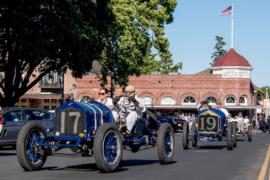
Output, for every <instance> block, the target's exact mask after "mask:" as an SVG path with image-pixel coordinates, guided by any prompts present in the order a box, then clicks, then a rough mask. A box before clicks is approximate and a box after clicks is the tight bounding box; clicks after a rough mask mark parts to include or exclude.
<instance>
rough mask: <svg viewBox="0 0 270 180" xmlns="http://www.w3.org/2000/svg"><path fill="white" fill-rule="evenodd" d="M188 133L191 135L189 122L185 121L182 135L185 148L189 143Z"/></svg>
mask: <svg viewBox="0 0 270 180" xmlns="http://www.w3.org/2000/svg"><path fill="white" fill-rule="evenodd" d="M188 135H189V127H188V123H187V122H184V126H183V136H182V142H183V148H184V149H188V144H189V139H188Z"/></svg>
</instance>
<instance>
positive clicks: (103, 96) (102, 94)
mask: <svg viewBox="0 0 270 180" xmlns="http://www.w3.org/2000/svg"><path fill="white" fill-rule="evenodd" d="M108 93H109V90H108V89H107V88H101V89H100V90H99V93H98V96H99V99H98V100H97V101H98V102H101V103H103V104H105V105H106V106H108V107H109V108H110V109H111V110H112V109H113V107H114V106H113V101H112V98H110V97H109V95H108Z"/></svg>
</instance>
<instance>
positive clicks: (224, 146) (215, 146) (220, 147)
mask: <svg viewBox="0 0 270 180" xmlns="http://www.w3.org/2000/svg"><path fill="white" fill-rule="evenodd" d="M225 148H226V149H227V146H226V145H204V146H198V147H197V148H194V150H196V149H198V150H202V149H204V150H211V149H213V150H223V149H225Z"/></svg>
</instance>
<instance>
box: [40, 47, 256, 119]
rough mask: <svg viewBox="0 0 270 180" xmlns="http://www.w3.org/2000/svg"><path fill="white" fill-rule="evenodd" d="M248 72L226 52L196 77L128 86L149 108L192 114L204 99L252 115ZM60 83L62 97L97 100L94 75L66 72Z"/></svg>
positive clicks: (154, 78) (145, 79)
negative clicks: (79, 77)
mask: <svg viewBox="0 0 270 180" xmlns="http://www.w3.org/2000/svg"><path fill="white" fill-rule="evenodd" d="M251 71H252V66H251V65H250V63H249V62H248V60H246V59H245V58H244V57H243V56H241V55H240V54H238V53H237V52H236V51H235V50H234V49H230V50H229V51H228V53H226V54H225V55H224V56H222V57H220V58H219V59H217V60H216V61H215V63H213V65H212V66H211V67H210V68H209V69H207V70H205V71H202V72H199V73H197V74H191V75H188V74H169V75H142V76H140V77H131V78H130V84H132V85H134V86H135V87H136V88H137V94H138V95H139V96H141V97H142V98H143V99H144V101H145V104H146V105H147V107H148V108H150V109H155V110H159V111H167V112H168V111H169V112H176V111H183V112H195V111H196V105H197V104H198V103H199V102H200V101H202V100H208V101H209V102H210V104H212V105H214V104H215V103H216V102H217V101H221V102H223V105H224V106H225V107H227V108H228V109H229V110H230V111H231V112H232V113H233V112H238V111H243V112H244V113H245V114H249V115H250V116H252V115H253V114H254V110H255V103H254V102H255V96H256V91H255V89H254V86H253V84H252V81H251V77H250V75H251ZM63 82H64V83H63V87H64V95H62V97H64V98H66V97H68V96H70V97H72V98H74V99H75V100H78V101H80V100H82V99H87V98H95V99H96V98H98V90H99V89H100V82H99V78H98V77H97V76H96V75H94V74H89V75H86V76H84V77H83V78H82V79H74V78H72V76H71V73H70V72H69V71H68V72H67V73H66V74H65V77H64V81H63ZM108 84H110V83H108ZM108 88H110V87H109V86H108ZM35 92H36V90H35ZM40 92H42V90H41V91H40ZM120 94H121V88H117V90H116V92H115V95H120Z"/></svg>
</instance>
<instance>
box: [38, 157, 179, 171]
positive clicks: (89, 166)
mask: <svg viewBox="0 0 270 180" xmlns="http://www.w3.org/2000/svg"><path fill="white" fill-rule="evenodd" d="M157 163H158V164H159V161H158V160H137V159H136V160H134V159H132V160H122V161H121V163H120V165H119V168H118V169H117V170H116V171H115V172H113V173H117V172H122V171H126V170H128V168H126V167H129V166H144V165H149V164H157ZM174 163H176V161H172V162H171V163H169V164H174ZM42 170H56V171H57V170H64V171H99V169H98V168H97V166H96V164H95V163H89V164H80V165H74V166H67V167H62V168H57V167H45V168H42Z"/></svg>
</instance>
